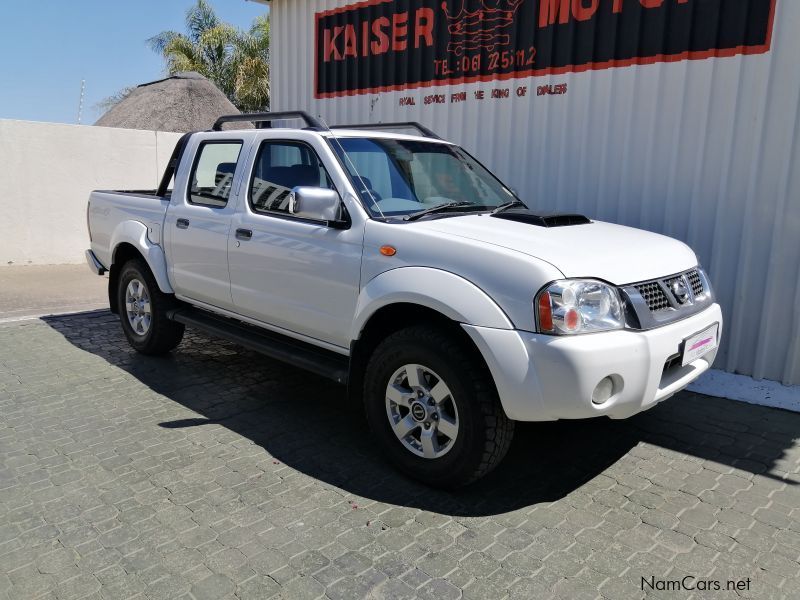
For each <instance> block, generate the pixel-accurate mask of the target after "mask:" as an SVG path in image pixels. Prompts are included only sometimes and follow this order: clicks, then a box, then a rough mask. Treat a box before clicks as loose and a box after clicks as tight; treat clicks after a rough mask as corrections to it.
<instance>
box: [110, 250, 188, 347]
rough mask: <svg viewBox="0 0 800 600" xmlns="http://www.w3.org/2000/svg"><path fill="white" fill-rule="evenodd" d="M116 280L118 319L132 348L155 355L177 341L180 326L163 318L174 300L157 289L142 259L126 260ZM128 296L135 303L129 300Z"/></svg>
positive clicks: (181, 333) (153, 278)
mask: <svg viewBox="0 0 800 600" xmlns="http://www.w3.org/2000/svg"><path fill="white" fill-rule="evenodd" d="M118 281H119V285H118V287H117V301H118V306H119V319H120V322H121V323H122V330H123V331H124V332H125V337H126V338H128V343H129V344H130V345H131V346H132V347H133V349H134V350H136V351H137V352H141V353H142V354H149V355H159V354H166V353H167V352H169V351H170V350H172V349H174V348H175V347H176V346H177V345H178V344H180V342H181V339H182V338H183V331H184V326H183V324H181V323H176V322H175V321H170V320H169V319H168V318H167V311H168V310H169V309H170V308H174V307H175V305H176V302H175V299H174V297H173V296H172V295H171V294H165V293H164V292H162V291H161V290H160V289H158V284H157V283H156V280H155V277H153V274H152V273H151V272H150V268H149V267H148V266H147V265H146V264H145V263H144V261H142V260H139V259H133V260H129V261H128V262H126V263H125V264H124V265H123V266H122V270H121V271H120V275H119V280H118ZM139 286H141V287H139ZM129 292H131V293H130V294H129ZM131 299H134V300H136V302H134V303H131V302H129V301H130V300H131ZM132 304H133V306H131V305H132ZM148 311H149V312H148ZM139 317H141V319H139Z"/></svg>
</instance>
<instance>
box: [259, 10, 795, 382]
mask: <svg viewBox="0 0 800 600" xmlns="http://www.w3.org/2000/svg"><path fill="white" fill-rule="evenodd" d="M345 4H350V2H342V1H336V0H273V1H272V3H271V7H272V8H271V19H272V94H273V100H272V109H273V110H276V111H277V110H291V109H305V110H308V111H309V112H311V113H312V114H318V115H322V116H323V117H324V118H325V119H326V120H327V121H328V122H329V123H331V124H337V123H350V122H378V121H407V120H415V121H420V122H421V123H424V124H425V125H428V126H429V127H431V128H433V129H434V130H435V131H436V132H438V133H439V134H440V135H442V136H443V137H446V138H448V139H451V140H454V141H456V142H458V143H459V144H461V145H463V146H464V147H465V148H466V149H467V150H468V151H469V152H471V153H473V154H475V155H476V156H477V157H478V158H479V159H480V160H481V161H483V162H484V163H486V164H487V165H488V166H489V167H490V168H492V169H493V170H494V171H495V172H496V173H498V175H500V177H501V178H502V179H504V180H506V181H507V182H508V183H509V184H510V185H511V186H512V187H514V188H515V189H517V190H518V191H519V193H520V195H521V196H522V198H523V199H525V200H526V201H528V203H529V204H531V205H532V206H534V207H536V208H537V209H541V210H544V211H548V210H559V211H579V212H582V213H584V214H586V215H587V216H589V217H592V218H596V219H602V220H607V221H612V222H616V223H622V224H625V225H632V226H635V227H641V228H644V229H649V230H652V231H657V232H660V233H665V234H667V235H670V236H673V237H676V238H679V239H681V240H684V241H686V242H687V243H689V244H690V245H691V246H692V247H693V248H694V249H695V250H696V252H697V254H698V256H699V258H700V260H701V262H702V264H703V265H704V266H705V267H706V268H707V270H708V272H709V273H710V275H711V279H712V281H713V283H714V285H715V288H716V292H717V295H718V297H719V300H720V303H721V304H722V306H723V310H724V313H725V319H726V335H725V340H724V343H723V347H722V350H721V352H720V355H719V357H718V359H717V362H716V365H715V366H716V367H717V368H721V369H725V370H727V371H730V372H737V373H742V374H746V375H752V376H754V377H756V378H768V379H773V380H777V381H782V382H784V383H795V384H797V383H800V148H798V146H799V145H800V141H798V140H800V119H799V118H798V107H799V106H800V69H798V68H797V58H798V56H800V36H798V35H797V32H798V31H800V2H797V1H795V0H778V1H777V5H776V12H775V19H774V29H773V37H772V46H771V49H770V51H769V52H767V53H765V54H759V55H752V56H733V57H728V58H707V59H702V60H684V61H681V62H669V63H667V62H662V63H656V64H651V65H640V66H628V67H618V68H611V69H605V70H597V71H586V72H582V73H568V74H562V75H545V76H538V77H523V78H517V79H509V80H506V81H503V82H484V83H471V84H454V85H434V86H432V87H421V88H416V89H412V90H403V91H395V92H383V93H378V94H364V95H353V96H348V97H339V98H332V99H315V98H314V89H313V86H314V77H313V74H314V14H315V13H316V12H320V11H325V10H329V9H331V8H335V7H338V6H342V5H345ZM562 83H566V84H567V90H568V91H567V93H566V94H564V95H550V96H536V95H532V94H530V93H529V94H528V95H527V96H525V97H522V98H519V97H516V96H515V95H514V94H513V93H512V95H511V97H510V98H508V99H504V100H484V101H482V102H469V101H468V102H463V103H458V104H453V103H446V104H440V105H429V106H426V105H425V104H424V98H425V96H428V95H430V94H441V93H444V94H448V95H449V94H451V93H452V92H455V91H466V92H467V96H468V97H471V95H472V92H473V91H475V90H479V89H482V90H486V91H487V93H488V92H489V91H490V90H491V89H492V88H495V87H511V89H512V92H513V90H514V89H515V88H516V87H517V86H521V85H526V86H527V87H528V90H531V89H535V88H536V87H537V86H540V85H546V84H554V85H555V84H562ZM406 96H411V97H413V98H414V100H415V102H416V105H415V106H400V102H399V100H400V98H401V97H406ZM631 252H636V248H631Z"/></svg>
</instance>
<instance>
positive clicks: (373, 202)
mask: <svg viewBox="0 0 800 600" xmlns="http://www.w3.org/2000/svg"><path fill="white" fill-rule="evenodd" d="M318 116H319V120H320V121H321V122H322V125H323V126H324V127H325V129H326V130H327V132H328V133H329V134H330V135H331V137H332V138H333V140H334V141H335V142H336V145H337V146H339V150H341V152H342V156H344V157H345V159H347V162H348V163H349V168H350V169H352V171H353V173H355V175H356V177H358V179H359V180H360V182H361V187H362V188H363V189H365V190H366V192H367V194H369V198H370V200H372V205H373V206H374V207H375V208H376V209H377V210H378V212H379V213H381V217H382V218H384V219H385V218H386V215H384V214H383V211H382V210H381V207H380V206H378V201H377V200H376V199H375V196H373V195H372V190H370V189H369V188H368V187H367V186H366V184H365V183H364V178H363V177H362V176H361V174H360V173H359V172H358V169H357V168H356V165H355V164H354V163H353V160H352V159H351V158H350V155H349V154H348V153H347V151H346V150H345V149H344V146H342V143H341V142H340V141H339V138H338V137H336V134H335V133H334V132H333V129H331V127H330V125H328V122H327V121H326V120H325V119H323V118H322V115H318Z"/></svg>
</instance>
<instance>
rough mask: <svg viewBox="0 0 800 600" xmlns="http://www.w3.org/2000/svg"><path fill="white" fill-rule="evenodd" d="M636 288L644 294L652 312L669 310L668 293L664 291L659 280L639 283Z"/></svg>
mask: <svg viewBox="0 0 800 600" xmlns="http://www.w3.org/2000/svg"><path fill="white" fill-rule="evenodd" d="M636 289H637V290H638V291H639V293H640V294H641V295H642V298H644V301H645V302H647V306H648V308H650V310H651V311H652V312H657V311H659V310H667V309H668V308H669V300H667V295H666V294H665V293H664V290H663V289H661V286H660V285H659V284H658V282H657V281H650V282H648V283H642V284H639V285H637V286H636Z"/></svg>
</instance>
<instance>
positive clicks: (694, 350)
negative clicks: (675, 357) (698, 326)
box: [681, 323, 719, 367]
mask: <svg viewBox="0 0 800 600" xmlns="http://www.w3.org/2000/svg"><path fill="white" fill-rule="evenodd" d="M718 330H719V323H714V324H713V325H712V326H711V327H709V328H707V329H704V330H703V331H701V332H700V333H696V334H694V335H693V336H692V337H690V338H686V339H685V340H684V341H683V360H682V361H681V366H684V367H685V366H686V365H688V364H689V363H690V362H693V361H695V360H697V359H698V358H700V357H701V356H703V355H704V354H706V353H707V352H711V351H712V350H713V349H714V348H716V347H717V331H718Z"/></svg>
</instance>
